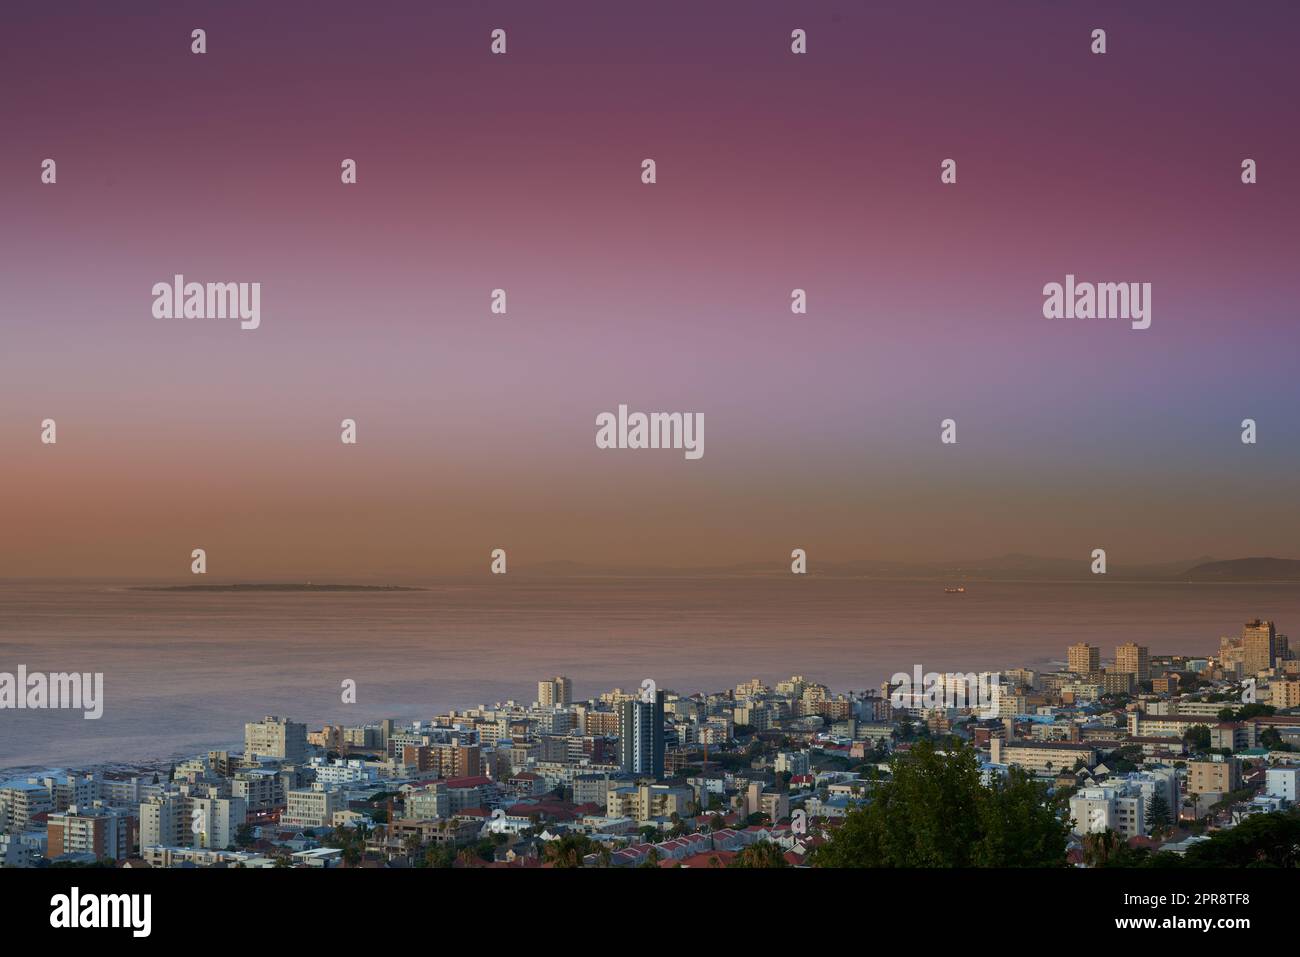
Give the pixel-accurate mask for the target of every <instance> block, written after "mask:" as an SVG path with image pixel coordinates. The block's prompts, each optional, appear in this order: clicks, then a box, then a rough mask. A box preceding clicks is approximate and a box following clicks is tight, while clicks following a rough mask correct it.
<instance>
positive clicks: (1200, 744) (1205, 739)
mask: <svg viewBox="0 0 1300 957" xmlns="http://www.w3.org/2000/svg"><path fill="white" fill-rule="evenodd" d="M1183 740H1184V741H1186V742H1187V745H1188V747H1189V748H1191V749H1192V750H1193V751H1208V750H1209V749H1210V729H1209V728H1207V727H1206V726H1205V725H1203V724H1197V725H1193V726H1192V727H1190V728H1188V729H1187V730H1186V731H1185V732H1184V733H1183Z"/></svg>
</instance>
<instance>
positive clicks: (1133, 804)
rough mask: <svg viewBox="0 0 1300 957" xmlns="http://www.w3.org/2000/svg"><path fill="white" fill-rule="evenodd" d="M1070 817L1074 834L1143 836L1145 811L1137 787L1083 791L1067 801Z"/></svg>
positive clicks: (1085, 789) (1088, 789) (1084, 789)
mask: <svg viewBox="0 0 1300 957" xmlns="http://www.w3.org/2000/svg"><path fill="white" fill-rule="evenodd" d="M1070 817H1071V819H1072V830H1073V832H1074V833H1075V834H1098V833H1100V832H1102V831H1115V832H1116V833H1118V834H1119V835H1120V836H1121V837H1124V838H1130V837H1139V836H1141V835H1143V834H1145V833H1146V830H1145V826H1144V825H1145V821H1146V809H1145V807H1144V802H1143V799H1142V791H1141V789H1139V788H1136V787H1123V788H1113V787H1091V788H1083V789H1082V790H1081V791H1079V793H1078V794H1076V795H1075V796H1074V797H1072V798H1070Z"/></svg>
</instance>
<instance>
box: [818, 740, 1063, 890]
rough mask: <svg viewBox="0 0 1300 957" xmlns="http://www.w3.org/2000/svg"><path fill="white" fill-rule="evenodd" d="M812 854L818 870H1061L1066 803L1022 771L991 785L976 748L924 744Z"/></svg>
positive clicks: (894, 765) (896, 762)
mask: <svg viewBox="0 0 1300 957" xmlns="http://www.w3.org/2000/svg"><path fill="white" fill-rule="evenodd" d="M891 770H892V772H893V773H892V777H891V779H890V780H888V781H883V782H880V783H878V784H877V785H876V787H875V789H874V790H873V791H872V800H871V802H870V803H869V804H867V805H866V806H864V807H862V808H859V809H855V810H852V811H850V812H849V813H848V816H847V817H846V818H845V821H844V824H843V825H841V827H840V828H839V829H838V830H837V831H836V832H835V834H834V835H833V836H832V837H831V839H830V840H829V841H828V842H827V843H826V844H825V845H823V846H822V847H820V848H818V849H817V850H816V851H815V852H814V854H813V863H814V865H815V866H817V867H1061V866H1064V864H1065V849H1066V843H1067V840H1068V836H1069V825H1068V823H1067V822H1066V820H1065V819H1064V816H1063V815H1061V814H1060V813H1058V812H1059V807H1058V805H1059V803H1060V802H1059V800H1057V799H1054V798H1049V796H1048V794H1047V788H1046V786H1045V785H1043V784H1040V783H1039V782H1036V781H1034V780H1033V779H1032V778H1031V777H1030V776H1029V775H1028V774H1026V773H1025V772H1024V771H1023V770H1021V769H1019V768H1012V769H1011V770H1010V773H1009V774H1008V776H1007V778H1005V779H1002V778H1000V777H995V778H994V779H993V781H992V783H991V786H987V787H986V786H985V785H984V783H983V782H982V781H981V777H980V766H979V760H978V758H977V757H976V755H975V752H974V750H972V749H971V748H970V747H968V746H963V747H962V748H960V749H959V750H956V751H953V752H950V753H948V754H943V753H940V752H938V751H936V750H935V749H934V747H933V746H932V745H930V744H929V743H926V742H921V743H919V744H917V745H916V746H915V747H913V748H912V750H911V751H910V752H908V753H907V754H906V755H896V756H895V757H894V759H893V760H892V762H891Z"/></svg>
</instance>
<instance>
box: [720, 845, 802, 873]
mask: <svg viewBox="0 0 1300 957" xmlns="http://www.w3.org/2000/svg"><path fill="white" fill-rule="evenodd" d="M727 866H728V867H789V866H790V862H789V861H787V860H786V859H785V855H784V854H783V853H782V851H781V845H780V844H777V843H776V842H774V841H759V842H757V843H756V844H750V845H749V846H748V847H744V848H742V849H741V851H740V853H739V854H737V855H736V856H735V857H733V858H732V859H731V863H730V864H728V865H727Z"/></svg>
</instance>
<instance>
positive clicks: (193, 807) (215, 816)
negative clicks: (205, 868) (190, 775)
mask: <svg viewBox="0 0 1300 957" xmlns="http://www.w3.org/2000/svg"><path fill="white" fill-rule="evenodd" d="M247 820H248V805H247V804H245V803H244V799H243V798H238V797H231V798H216V797H196V798H191V799H190V819H189V830H190V834H191V839H190V840H189V841H185V842H182V843H189V844H193V845H194V846H195V847H211V848H216V849H218V850H220V849H223V848H228V847H232V846H234V844H235V837H236V836H237V834H238V832H239V828H240V827H241V826H242V825H243V824H244V823H245V822H246V821H247Z"/></svg>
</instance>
